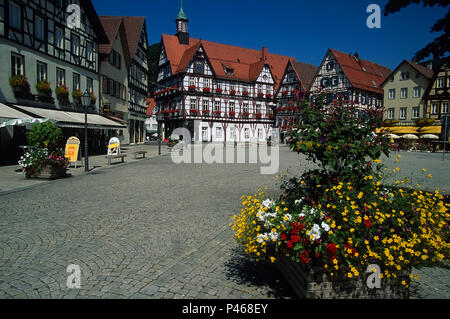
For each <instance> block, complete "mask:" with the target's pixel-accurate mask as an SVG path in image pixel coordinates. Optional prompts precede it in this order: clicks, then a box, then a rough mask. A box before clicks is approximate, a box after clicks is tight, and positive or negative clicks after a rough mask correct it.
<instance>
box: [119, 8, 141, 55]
mask: <svg viewBox="0 0 450 319" xmlns="http://www.w3.org/2000/svg"><path fill="white" fill-rule="evenodd" d="M123 23H124V25H125V31H126V33H127V42H128V48H129V50H130V57H131V58H133V57H134V55H135V53H136V49H137V47H138V44H139V39H140V38H141V32H142V28H143V27H144V23H145V18H144V17H123Z"/></svg>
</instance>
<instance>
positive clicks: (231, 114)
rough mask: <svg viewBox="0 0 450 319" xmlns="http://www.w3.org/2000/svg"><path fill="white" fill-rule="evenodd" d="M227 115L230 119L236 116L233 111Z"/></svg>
mask: <svg viewBox="0 0 450 319" xmlns="http://www.w3.org/2000/svg"><path fill="white" fill-rule="evenodd" d="M228 115H229V116H230V117H234V116H235V115H236V112H235V111H230V112H228Z"/></svg>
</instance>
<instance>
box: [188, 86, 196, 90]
mask: <svg viewBox="0 0 450 319" xmlns="http://www.w3.org/2000/svg"><path fill="white" fill-rule="evenodd" d="M195 89H196V86H195V85H189V86H188V90H189V91H195Z"/></svg>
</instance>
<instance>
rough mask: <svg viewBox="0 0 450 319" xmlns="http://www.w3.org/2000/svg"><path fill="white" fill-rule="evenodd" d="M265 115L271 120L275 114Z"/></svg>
mask: <svg viewBox="0 0 450 319" xmlns="http://www.w3.org/2000/svg"><path fill="white" fill-rule="evenodd" d="M267 117H268V118H269V119H271V120H273V119H274V118H275V114H269V115H267Z"/></svg>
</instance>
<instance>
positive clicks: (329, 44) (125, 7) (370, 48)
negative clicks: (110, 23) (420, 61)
mask: <svg viewBox="0 0 450 319" xmlns="http://www.w3.org/2000/svg"><path fill="white" fill-rule="evenodd" d="M93 3H94V6H95V8H96V10H97V13H98V14H99V15H130V16H145V17H146V21H147V28H148V35H149V42H150V44H153V43H156V42H159V41H160V38H161V34H162V33H166V34H174V33H175V22H174V20H175V18H176V17H177V14H178V11H179V9H180V0H128V1H119V0H93ZM372 3H373V4H378V5H379V6H380V7H381V10H383V8H384V5H385V4H386V3H387V0H341V1H335V0H322V1H320V0H315V1H312V0H227V1H217V0H209V1H208V0H184V1H183V8H184V11H185V13H186V15H187V16H188V18H189V20H190V21H189V33H190V35H191V37H193V38H200V39H204V40H208V41H212V42H219V43H223V44H229V45H236V46H241V47H245V48H250V49H256V50H260V49H261V48H262V47H263V46H266V47H268V51H269V52H272V53H277V54H282V55H287V56H291V57H295V58H296V59H297V60H299V61H301V62H306V63H311V64H315V65H319V64H320V62H321V61H322V59H323V56H324V55H325V52H326V50H327V49H328V48H333V49H336V50H339V51H342V52H346V53H354V52H355V51H357V52H358V53H359V55H360V57H361V58H362V59H366V60H369V61H373V62H376V63H379V64H382V65H385V66H387V67H390V68H391V69H394V68H395V67H396V66H397V65H398V64H399V63H400V62H401V61H402V60H403V59H411V58H412V56H413V55H414V53H415V52H416V51H418V50H420V49H421V48H423V47H424V46H425V45H426V44H428V43H429V42H431V41H432V40H434V38H435V37H437V36H438V34H436V33H434V34H430V32H429V31H430V30H431V26H432V25H433V24H434V23H435V21H436V20H437V19H439V18H442V17H444V16H445V14H446V12H447V10H448V9H445V8H441V7H437V6H436V7H434V8H429V7H427V8H423V7H422V5H412V6H410V7H408V8H406V9H404V10H402V11H400V12H399V13H396V14H394V15H389V16H387V17H384V16H383V14H381V28H380V29H369V28H368V27H367V26H366V20H367V17H368V16H369V14H370V13H367V12H366V8H367V6H368V5H369V4H372Z"/></svg>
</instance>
